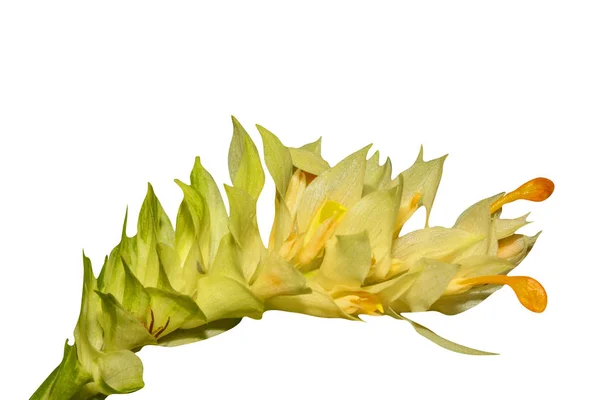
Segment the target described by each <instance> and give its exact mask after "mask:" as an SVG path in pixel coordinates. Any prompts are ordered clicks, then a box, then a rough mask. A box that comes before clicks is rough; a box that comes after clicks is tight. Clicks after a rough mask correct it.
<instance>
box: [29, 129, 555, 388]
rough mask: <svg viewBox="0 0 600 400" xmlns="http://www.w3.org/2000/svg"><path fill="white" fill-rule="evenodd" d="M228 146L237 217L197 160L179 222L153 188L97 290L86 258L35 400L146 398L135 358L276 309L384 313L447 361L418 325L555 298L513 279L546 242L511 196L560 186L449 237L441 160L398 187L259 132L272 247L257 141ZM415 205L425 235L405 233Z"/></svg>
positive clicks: (380, 171) (315, 149)
mask: <svg viewBox="0 0 600 400" xmlns="http://www.w3.org/2000/svg"><path fill="white" fill-rule="evenodd" d="M233 125H234V132H233V138H232V141H231V146H230V149H229V162H228V164H229V173H230V177H231V182H232V184H231V185H230V186H229V185H226V186H225V193H226V196H227V201H228V204H229V213H228V212H227V210H226V207H225V202H224V200H223V198H222V197H221V194H220V191H219V188H218V186H217V185H216V183H215V181H214V180H213V178H212V176H211V175H210V174H209V173H208V171H206V169H205V168H204V167H203V166H202V163H201V162H200V159H199V158H197V159H196V162H195V164H194V167H193V169H192V173H191V176H190V181H189V183H184V182H182V181H179V180H176V183H177V185H179V187H180V188H181V190H182V192H183V200H182V203H181V206H180V208H179V211H178V213H177V218H176V220H175V226H173V224H172V223H171V221H170V220H169V218H168V217H167V214H166V213H165V211H164V210H163V208H162V206H161V204H160V202H159V201H158V199H157V197H156V196H155V194H154V191H153V189H152V187H151V186H149V187H148V194H147V196H146V199H145V200H144V203H143V205H142V208H141V211H140V215H139V218H138V222H137V234H136V235H135V236H134V237H128V236H127V235H126V234H125V227H126V224H127V216H126V218H125V224H124V226H123V231H122V232H123V233H122V237H121V241H120V243H119V244H118V245H117V246H116V247H115V248H114V249H113V250H112V251H111V253H110V255H109V256H108V257H107V258H106V259H105V261H104V265H103V267H102V270H101V272H100V274H99V276H98V278H96V277H95V276H94V274H93V272H92V267H91V263H90V260H89V259H87V258H86V257H85V256H84V284H83V295H82V303H81V313H80V316H79V320H78V322H77V326H76V328H75V343H74V344H73V345H69V344H66V345H65V353H64V358H63V361H62V362H61V364H60V365H59V366H58V367H57V369H56V370H55V371H54V372H53V373H52V374H51V375H50V376H49V377H48V379H47V380H46V381H45V382H44V383H43V384H42V386H40V388H39V389H38V390H37V391H36V392H35V394H34V395H33V397H32V399H64V398H74V399H100V398H104V397H106V396H108V395H110V394H117V393H129V392H132V391H135V390H138V389H140V388H141V387H143V385H144V383H143V380H142V363H141V361H140V359H139V358H138V357H137V356H136V354H135V353H136V352H137V351H138V350H139V349H141V348H142V347H143V346H146V345H161V346H176V345H181V344H185V343H190V342H194V341H198V340H204V339H207V338H209V337H211V336H214V335H217V334H219V333H222V332H224V331H226V330H228V329H231V328H232V327H234V326H235V325H237V323H239V321H240V320H241V319H242V318H243V317H250V318H256V319H259V318H261V316H262V314H263V313H264V312H265V311H267V310H271V309H276V310H283V311H290V312H297V313H303V314H308V315H314V316H318V317H326V318H345V319H350V320H358V319H359V318H360V315H375V316H378V315H387V316H391V317H393V318H397V319H402V320H406V321H408V322H410V323H411V324H412V326H413V327H414V328H415V329H416V330H417V332H419V333H420V334H422V335H423V336H425V337H427V338H429V339H431V340H432V341H434V342H435V343H437V344H439V345H441V346H443V347H445V348H448V349H450V350H453V351H457V352H462V353H467V354H491V353H486V352H483V351H479V350H475V349H471V348H468V347H465V346H462V345H458V344H456V343H453V342H450V341H448V340H446V339H443V338H441V337H440V336H438V335H436V334H435V333H433V332H432V331H431V330H429V329H427V328H425V327H424V326H422V325H420V324H418V323H416V322H413V321H411V320H410V319H408V318H407V316H406V315H407V314H408V313H412V312H424V311H438V312H441V313H444V314H448V315H453V314H458V313H461V312H463V311H465V310H468V309H469V308H471V307H473V306H475V305H477V304H479V303H480V302H481V301H483V300H485V299H486V298H487V297H488V296H489V295H491V294H492V293H493V292H495V291H496V290H498V289H499V288H501V287H502V286H503V285H507V286H509V287H510V288H511V289H512V290H513V291H514V292H515V294H516V296H517V298H518V300H519V301H520V302H521V304H522V305H523V306H525V307H526V308H527V309H529V310H531V311H534V312H542V311H544V309H545V308H546V303H547V296H546V292H545V290H544V288H543V286H542V285H541V284H540V283H539V282H537V281H536V280H535V279H533V278H530V277H524V276H514V275H508V274H509V273H511V272H512V270H513V269H514V268H515V267H516V266H517V265H519V263H521V262H522V261H523V259H524V258H525V257H526V256H527V254H528V253H529V251H530V250H531V249H532V247H533V245H534V244H535V242H536V240H537V237H538V235H536V236H533V237H528V236H525V235H522V234H518V233H516V232H517V231H518V230H519V229H520V228H521V227H523V226H524V225H526V224H528V222H527V220H526V218H527V216H526V215H525V216H522V217H519V218H515V219H503V218H501V213H502V207H503V206H504V205H506V204H508V203H510V202H513V201H515V200H520V199H525V200H530V201H542V200H545V199H546V198H548V197H549V196H550V195H551V194H552V191H553V189H554V185H553V183H552V182H551V181H550V180H548V179H545V178H536V179H533V180H531V181H529V182H527V183H525V184H524V185H522V186H521V187H519V188H518V189H516V190H515V191H512V192H510V193H507V194H504V193H502V194H498V195H495V196H492V197H489V198H486V199H484V200H482V201H480V202H478V203H476V204H474V205H472V206H471V207H469V208H467V209H466V210H465V211H464V212H463V213H462V214H461V215H460V216H459V217H458V219H457V220H456V223H455V224H454V226H452V227H439V226H429V215H430V212H431V208H432V206H433V202H434V200H435V197H436V192H437V189H438V186H439V184H440V179H441V176H442V169H443V164H444V160H445V158H446V157H445V156H444V157H440V158H437V159H434V160H431V161H425V160H424V158H423V150H422V149H421V151H420V153H419V155H418V157H417V159H416V161H415V162H414V164H413V165H412V166H411V167H410V168H408V169H407V170H406V171H403V172H402V173H400V174H399V175H397V176H395V177H392V166H391V162H390V160H389V159H388V160H386V161H385V162H384V163H383V165H381V164H380V161H379V153H378V152H375V153H374V155H373V156H371V157H370V158H368V157H367V154H368V151H369V148H370V146H369V147H365V148H363V149H360V150H358V151H357V152H355V153H353V154H351V155H349V156H348V157H346V158H345V159H343V160H342V161H340V162H339V163H338V164H336V165H335V166H333V167H332V166H330V164H329V163H328V162H327V161H325V159H323V157H322V156H321V141H320V140H318V141H316V142H313V143H309V144H307V145H305V146H302V147H299V148H294V147H287V146H285V145H284V144H282V143H281V141H280V140H279V139H278V138H277V137H276V136H275V135H274V134H273V133H271V132H269V131H268V130H267V129H265V128H263V127H261V126H257V128H258V131H259V133H260V135H261V136H262V143H263V149H264V161H265V164H266V167H267V170H268V172H269V174H270V175H271V177H272V179H273V181H274V183H275V187H276V195H275V218H274V221H273V225H272V229H271V233H270V236H269V240H268V243H266V244H265V243H264V242H263V240H262V237H261V235H260V232H259V229H258V223H257V210H256V204H257V200H258V198H259V196H260V193H261V191H262V189H263V185H264V182H265V172H264V170H263V164H262V162H261V159H260V156H259V152H258V149H257V148H256V145H255V144H254V142H253V141H252V139H251V138H250V136H249V135H248V133H247V132H246V131H245V129H244V128H243V127H242V126H241V125H240V124H239V122H238V121H237V120H236V119H235V118H234V119H233ZM420 207H424V208H425V211H426V221H425V226H424V227H423V228H422V229H419V230H415V231H412V232H406V233H405V232H403V227H404V225H405V223H406V222H407V221H408V220H409V219H410V218H411V216H412V215H413V214H414V213H415V211H416V210H418V209H419V208H420Z"/></svg>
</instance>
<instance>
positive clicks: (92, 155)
mask: <svg viewBox="0 0 600 400" xmlns="http://www.w3.org/2000/svg"><path fill="white" fill-rule="evenodd" d="M207 3H208V2H207ZM213 3H214V4H213V5H212V6H208V5H206V4H204V5H199V4H197V3H196V2H190V3H187V2H171V3H170V4H167V2H165V4H158V3H157V2H140V3H137V2H135V3H134V2H110V1H103V2H93V3H92V2H79V1H78V2H39V3H33V2H27V1H22V2H17V1H14V2H11V1H6V2H3V3H2V5H1V6H0V180H1V182H0V210H1V211H0V212H1V213H2V222H1V228H2V229H1V230H0V250H1V258H0V271H1V275H0V283H1V285H2V290H1V291H0V297H1V298H0V343H1V344H2V355H1V356H0V367H1V369H2V371H1V374H0V381H1V385H0V397H1V398H3V399H24V398H28V396H29V395H31V393H32V392H33V391H34V390H35V389H36V388H37V386H38V385H39V384H40V383H41V382H42V381H43V380H44V379H45V377H46V376H47V375H48V374H49V373H50V372H51V371H52V369H53V368H54V367H55V366H56V365H57V364H58V362H59V361H60V358H61V353H62V345H63V342H64V340H65V339H66V338H70V337H72V329H73V327H74V326H75V322H76V319H77V315H78V312H79V301H80V295H81V277H82V268H81V249H85V251H86V254H87V255H88V256H90V257H91V259H92V262H93V263H94V269H95V271H96V273H97V272H99V268H100V266H101V262H102V259H103V257H104V255H105V254H107V252H108V251H109V250H110V249H111V248H112V247H113V246H114V245H115V244H116V243H117V241H118V239H119V235H120V229H121V223H122V218H123V215H124V212H125V206H126V205H129V209H130V215H133V216H135V215H137V211H138V210H139V207H140V205H141V202H142V200H143V197H144V194H145V190H146V182H148V181H150V182H152V184H153V185H154V187H155V190H156V192H157V194H158V196H159V198H160V200H161V201H162V204H163V206H164V207H165V209H166V210H167V212H168V213H169V214H170V216H171V217H172V218H173V219H174V217H175V215H176V210H177V207H178V204H179V202H180V200H181V194H180V192H179V189H178V188H177V186H176V185H175V184H174V183H173V182H172V180H173V178H182V179H184V180H186V179H187V177H188V174H189V171H190V169H191V167H192V164H193V161H194V156H196V155H200V156H201V157H202V160H203V162H204V164H205V166H206V167H207V168H208V169H209V170H210V171H211V172H212V173H213V175H214V176H215V179H216V180H217V181H218V182H222V183H229V178H228V173H227V169H226V166H227V161H226V156H227V151H228V146H229V139H230V135H231V131H232V129H231V122H230V115H231V114H233V115H235V116H236V117H237V118H238V119H239V120H240V121H241V122H242V124H244V125H245V126H246V128H247V129H248V131H249V132H250V133H251V135H253V137H254V138H255V139H257V140H258V139H259V135H257V132H256V130H255V129H254V127H253V125H254V124H255V123H260V124H261V125H263V126H265V127H267V128H268V129H270V130H272V131H273V132H275V133H276V134H277V135H279V136H280V138H281V139H282V140H283V142H284V143H286V144H287V145H294V146H296V145H300V144H303V143H305V142H308V141H312V140H314V139H316V138H317V137H319V136H323V137H324V138H323V146H324V155H325V157H326V158H328V159H329V160H330V161H331V162H332V163H335V162H337V161H339V160H340V159H341V158H342V157H343V156H344V155H346V154H348V153H350V152H352V151H354V150H356V149H358V148H361V147H362V146H364V145H365V144H368V143H374V144H375V148H378V149H381V150H382V153H383V155H384V156H390V157H391V158H392V159H393V162H394V173H398V172H400V171H401V170H403V169H404V168H406V167H408V166H409V165H410V164H411V163H412V162H413V160H414V158H415V157H416V155H417V152H418V149H419V145H421V144H423V145H424V146H425V157H426V159H430V158H433V157H438V156H441V155H443V154H446V153H450V157H449V158H448V160H447V162H446V166H445V171H444V177H443V179H442V184H441V186H440V190H439V193H438V197H437V199H436V203H435V205H434V210H433V214H432V217H431V218H432V219H431V222H432V224H433V225H446V226H448V225H451V224H452V223H453V222H454V219H455V218H456V217H457V216H458V215H459V213H460V212H461V211H462V210H463V209H464V208H466V207H467V206H469V205H470V204H472V203H474V202H475V201H478V200H480V199H482V198H484V197H487V196H490V195H493V194H496V193H498V192H500V191H505V190H512V189H514V188H515V187H517V186H518V185H520V184H521V183H523V182H524V181H526V180H528V179H530V178H533V177H536V176H547V177H549V178H551V179H553V180H554V182H555V183H556V192H555V194H554V195H553V196H552V197H551V198H550V199H549V200H548V201H546V202H545V203H540V204H533V203H527V204H514V205H511V206H509V207H506V208H505V214H504V215H508V216H514V217H516V216H519V215H521V214H523V213H525V212H527V211H529V210H531V211H533V212H532V214H531V217H530V219H531V220H534V221H535V223H534V224H532V225H530V226H528V227H526V229H525V231H526V232H527V233H530V234H533V233H535V232H537V231H538V230H540V229H543V230H544V233H543V234H542V236H541V237H540V239H539V241H538V244H537V245H536V247H535V249H534V250H533V252H532V253H531V254H530V256H529V257H528V258H527V260H526V261H525V262H524V263H523V264H522V265H521V266H519V268H518V269H517V271H516V272H518V274H520V275H531V276H534V277H536V278H537V279H538V280H539V281H540V282H542V283H543V284H544V285H545V287H546V290H547V291H548V294H549V305H548V309H547V311H546V312H545V313H543V314H541V315H537V314H533V313H531V312H529V311H527V310H525V309H524V308H523V307H521V306H520V305H519V303H518V301H517V300H516V298H515V297H514V295H513V293H512V292H511V291H510V290H508V289H503V290H501V291H500V292H499V293H497V294H495V295H494V296H492V297H491V298H490V299H489V300H488V301H486V302H485V303H483V304H482V305H480V306H478V307H476V308H475V309H473V310H471V311H469V312H467V313H465V314H462V315H459V316H456V317H445V316H443V315H439V314H433V313H427V314H419V315H415V319H417V320H418V321H421V322H423V323H424V324H426V325H428V326H429V327H430V328H432V329H433V330H435V331H436V332H438V333H439V334H441V335H442V336H445V337H447V338H449V339H452V340H455V341H457V342H459V343H463V344H466V345H469V346H473V347H476V348H481V349H484V350H489V351H497V352H500V353H501V355H500V356H497V357H469V356H464V355H458V354H454V353H451V352H449V351H446V350H443V349H441V348H439V347H437V346H436V345H434V344H432V343H430V342H428V341H427V340H425V339H424V338H422V337H420V336H419V335H417V334H416V333H415V332H414V331H412V328H411V327H410V326H409V325H408V324H406V323H402V322H400V321H394V320H391V319H388V318H368V323H352V322H348V321H340V320H324V319H318V318H312V317H307V316H303V315H293V314H285V313H280V312H268V313H267V314H265V316H264V318H263V319H262V320H260V321H254V320H244V321H243V322H242V323H241V324H240V325H239V326H238V327H236V328H235V329H233V330H232V331H230V332H228V333H226V334H224V335H222V336H219V337H217V338H214V339H211V340H209V341H206V342H202V343H195V344H192V345H187V346H183V347H179V348H169V349H165V348H158V347H156V348H146V349H144V350H142V351H141V352H140V353H139V355H140V357H141V358H142V360H143V362H144V366H145V374H144V378H145V381H146V387H145V388H144V389H143V390H141V391H139V392H137V393H135V394H132V395H129V397H128V398H131V399H163V398H170V399H176V398H190V399H192V398H193V399H196V398H197V399H229V398H246V399H255V398H256V399H258V398H260V399H306V398H314V399H325V398H332V399H365V398H368V399H396V398H415V396H418V397H419V398H423V399H430V398H449V399H455V398H456V399H475V398H476V399H481V398H485V399H505V398H512V399H525V398H549V396H552V397H553V398H586V399H587V398H599V397H596V396H598V391H599V389H598V388H597V382H596V379H597V362H598V356H599V355H600V354H599V349H598V340H597V338H598V332H597V330H595V328H596V326H597V320H598V316H599V313H598V308H597V307H598V304H599V301H598V285H599V278H600V274H599V272H598V269H599V268H600V265H598V264H599V263H598V257H597V253H598V239H597V236H596V235H597V226H598V222H599V221H598V194H599V192H598V176H597V172H598V166H597V161H596V159H597V157H598V153H597V146H596V139H595V138H596V137H597V135H598V133H599V132H600V123H599V111H600V97H599V93H600V78H599V77H600V73H599V71H600V57H599V48H600V47H599V45H600V40H599V39H600V24H598V21H599V18H600V12H599V7H598V3H597V2H583V1H562V2H558V1H504V2H482V1H470V2H467V1H442V2H430V1H427V2H424V1H423V2H410V3H408V2H399V1H379V2H373V1H360V2H359V1H329V2H324V1H314V2H313V1H303V2H297V3H296V4H295V5H292V4H291V3H288V4H286V5H284V4H283V3H284V2H275V1H274V2H264V1H247V2H237V3H236V2H230V1H219V2H213ZM258 144H259V148H261V147H262V146H261V145H260V143H258ZM273 192H274V189H273V187H272V184H269V185H268V186H267V187H266V188H265V190H264V192H263V197H262V198H261V200H260V204H259V213H260V215H261V217H260V221H261V228H262V233H263V236H266V235H267V233H268V232H267V228H268V227H269V225H270V219H271V218H272V209H271V208H272V196H273ZM131 221H132V222H131V223H130V226H129V228H128V231H129V234H130V235H133V234H134V233H135V217H134V218H132V220H131ZM422 221H423V215H422V214H419V215H418V216H417V217H416V218H415V222H414V223H411V226H412V227H413V228H415V227H417V226H418V225H420V224H421V223H422Z"/></svg>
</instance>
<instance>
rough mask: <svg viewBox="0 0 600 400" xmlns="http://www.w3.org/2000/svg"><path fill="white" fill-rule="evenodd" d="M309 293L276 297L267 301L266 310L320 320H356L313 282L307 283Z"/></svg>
mask: <svg viewBox="0 0 600 400" xmlns="http://www.w3.org/2000/svg"><path fill="white" fill-rule="evenodd" d="M308 285H309V287H310V288H311V290H312V291H311V293H308V294H299V295H296V296H277V297H274V298H272V299H269V300H267V302H266V305H267V308H269V309H272V310H282V311H288V312H295V313H300V314H306V315H312V316H315V317H322V318H344V319H351V320H355V319H356V318H355V317H353V316H351V315H349V314H346V313H345V312H344V311H343V310H342V309H341V308H340V307H339V306H338V305H337V304H336V302H335V301H334V300H333V299H332V298H331V296H330V295H329V294H327V292H325V290H323V288H322V287H320V286H319V285H318V284H316V283H315V282H311V281H310V280H309V281H308Z"/></svg>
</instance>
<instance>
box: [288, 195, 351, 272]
mask: <svg viewBox="0 0 600 400" xmlns="http://www.w3.org/2000/svg"><path fill="white" fill-rule="evenodd" d="M346 211H347V209H346V207H344V206H343V205H341V204H340V203H338V202H335V201H331V200H330V201H326V202H325V203H323V205H322V206H321V207H319V209H318V210H317V212H316V213H315V215H314V216H313V218H312V221H311V223H310V226H309V228H308V231H307V232H306V234H305V235H304V240H303V246H302V249H301V250H300V253H299V254H298V261H299V262H300V264H307V263H309V262H310V261H312V260H313V259H314V258H315V257H316V256H317V255H318V254H319V252H320V251H321V250H322V249H323V248H324V247H325V243H326V242H327V241H328V240H329V239H330V238H331V236H332V235H333V233H334V232H335V229H336V228H337V226H338V225H339V223H340V221H341V220H342V218H344V215H346Z"/></svg>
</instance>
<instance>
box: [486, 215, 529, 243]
mask: <svg viewBox="0 0 600 400" xmlns="http://www.w3.org/2000/svg"><path fill="white" fill-rule="evenodd" d="M528 216H529V213H527V214H525V215H523V216H521V217H519V218H514V219H501V218H497V219H495V220H494V229H495V230H496V239H498V240H500V239H504V238H505V237H508V236H510V235H512V234H514V233H515V232H516V231H517V230H519V229H521V228H522V227H524V226H525V225H527V224H529V223H530V222H529V221H527V217H528Z"/></svg>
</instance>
